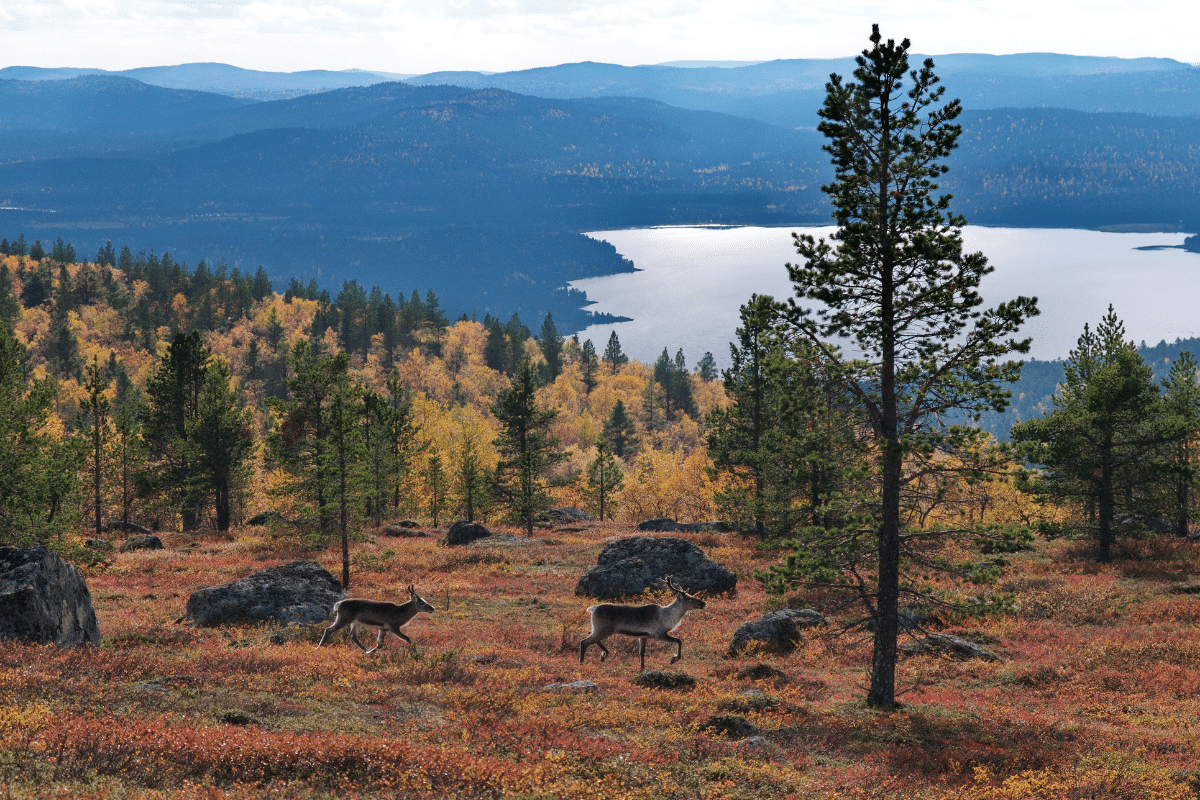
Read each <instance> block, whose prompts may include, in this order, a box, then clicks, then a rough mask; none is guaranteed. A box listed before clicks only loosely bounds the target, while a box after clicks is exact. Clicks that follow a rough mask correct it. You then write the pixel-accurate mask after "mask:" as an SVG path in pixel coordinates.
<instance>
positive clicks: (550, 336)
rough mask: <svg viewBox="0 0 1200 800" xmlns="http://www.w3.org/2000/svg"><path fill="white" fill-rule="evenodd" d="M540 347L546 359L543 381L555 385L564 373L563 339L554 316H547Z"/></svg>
mask: <svg viewBox="0 0 1200 800" xmlns="http://www.w3.org/2000/svg"><path fill="white" fill-rule="evenodd" d="M538 346H539V347H540V348H541V349H542V357H543V358H544V359H546V364H545V366H544V367H543V370H544V372H543V375H542V380H543V382H545V383H554V381H555V380H557V379H558V376H559V374H561V373H562V367H563V363H562V362H563V359H562V354H563V337H562V334H560V333H559V332H558V326H557V325H555V324H554V315H553V314H546V319H545V320H543V321H542V330H541V334H540V335H539V336H538Z"/></svg>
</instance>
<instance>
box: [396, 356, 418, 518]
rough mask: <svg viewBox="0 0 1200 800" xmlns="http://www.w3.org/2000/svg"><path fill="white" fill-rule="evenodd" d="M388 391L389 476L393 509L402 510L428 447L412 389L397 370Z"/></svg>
mask: <svg viewBox="0 0 1200 800" xmlns="http://www.w3.org/2000/svg"><path fill="white" fill-rule="evenodd" d="M387 392H388V394H387V406H388V416H387V446H388V454H389V461H388V476H389V478H390V480H391V489H392V508H394V509H395V510H396V511H399V510H400V507H401V505H402V504H403V503H404V501H405V500H406V498H407V494H408V491H407V490H408V486H409V482H410V480H411V479H412V472H413V463H414V459H416V457H417V456H418V455H420V454H421V452H422V451H424V450H425V447H426V444H425V443H424V442H420V441H418V438H417V437H418V435H419V434H420V432H421V426H420V424H419V423H418V422H417V421H416V411H415V410H414V408H413V396H412V390H411V389H409V387H408V385H407V384H405V383H404V382H403V381H402V380H401V379H400V373H399V371H398V370H396V369H393V370H392V372H391V374H390V375H389V376H388V380H387Z"/></svg>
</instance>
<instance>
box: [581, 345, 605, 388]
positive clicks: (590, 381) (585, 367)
mask: <svg viewBox="0 0 1200 800" xmlns="http://www.w3.org/2000/svg"><path fill="white" fill-rule="evenodd" d="M599 367H600V361H599V360H598V359H597V358H596V346H595V345H594V344H592V340H591V339H588V340H587V341H586V342H584V343H583V351H582V354H581V355H580V358H579V375H580V378H581V379H582V380H583V391H584V393H585V394H591V393H592V389H595V388H596V370H597V369H599Z"/></svg>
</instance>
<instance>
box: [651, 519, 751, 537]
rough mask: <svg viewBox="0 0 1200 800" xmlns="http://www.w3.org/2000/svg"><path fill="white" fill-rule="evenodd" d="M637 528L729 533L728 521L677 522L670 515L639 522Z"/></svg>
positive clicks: (657, 530)
mask: <svg viewBox="0 0 1200 800" xmlns="http://www.w3.org/2000/svg"><path fill="white" fill-rule="evenodd" d="M637 529H638V530H639V531H647V532H649V533H729V532H730V531H731V530H733V529H732V527H730V525H729V523H728V522H722V521H720V520H718V521H716V522H676V521H675V520H673V519H671V518H669V517H658V518H656V519H648V520H645V521H644V522H639V523H638V526H637Z"/></svg>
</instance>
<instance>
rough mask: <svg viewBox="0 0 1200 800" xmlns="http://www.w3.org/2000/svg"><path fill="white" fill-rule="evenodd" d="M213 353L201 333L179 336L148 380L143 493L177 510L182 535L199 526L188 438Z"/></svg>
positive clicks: (199, 497)
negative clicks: (161, 496) (158, 495)
mask: <svg viewBox="0 0 1200 800" xmlns="http://www.w3.org/2000/svg"><path fill="white" fill-rule="evenodd" d="M211 357H212V351H211V350H210V349H209V348H208V346H207V345H205V344H204V340H203V338H202V337H201V336H200V332H199V331H192V332H191V333H188V334H183V333H177V334H175V338H174V339H173V340H172V341H171V344H170V346H168V347H167V349H166V351H165V352H164V353H163V356H162V358H161V359H160V360H159V362H158V364H156V365H155V367H154V369H153V370H152V371H151V373H150V377H149V378H148V379H147V380H146V409H145V413H144V414H143V418H144V419H145V440H146V444H147V446H148V448H149V455H150V457H149V459H148V460H147V462H146V464H145V468H144V470H143V472H142V475H141V480H140V484H141V486H142V488H143V490H145V491H150V492H165V493H167V494H168V495H169V496H170V497H171V499H172V500H173V501H174V502H175V504H176V505H177V506H178V508H179V509H180V515H181V516H182V518H183V529H184V530H185V531H191V530H195V529H196V528H197V527H198V526H199V524H200V511H201V506H202V503H203V499H204V493H203V491H202V490H201V489H200V488H199V487H198V485H197V484H196V482H195V481H194V480H192V476H193V469H192V467H193V464H192V458H193V451H192V447H191V445H192V443H191V441H190V433H191V431H192V430H193V428H192V426H193V424H194V423H195V420H196V418H197V416H198V415H199V413H200V395H201V393H202V392H203V390H204V379H205V375H206V374H207V371H208V365H209V360H210V359H211Z"/></svg>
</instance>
